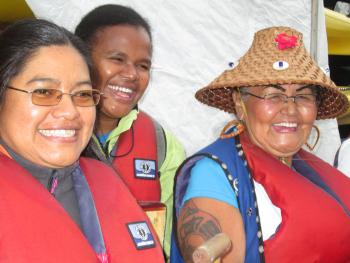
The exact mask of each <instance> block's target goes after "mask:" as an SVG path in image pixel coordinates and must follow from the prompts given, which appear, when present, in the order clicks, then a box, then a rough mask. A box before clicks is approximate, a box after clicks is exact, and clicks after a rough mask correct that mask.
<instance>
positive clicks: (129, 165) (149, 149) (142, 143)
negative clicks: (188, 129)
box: [113, 112, 160, 202]
mask: <svg viewBox="0 0 350 263" xmlns="http://www.w3.org/2000/svg"><path fill="white" fill-rule="evenodd" d="M132 127H133V130H134V142H133V141H132V139H133V137H132V131H131V129H129V130H128V131H125V132H124V133H122V134H121V135H120V137H119V139H118V142H117V150H116V154H115V155H116V156H121V155H124V154H125V153H128V152H129V150H130V148H131V146H132V145H133V148H132V150H131V151H130V152H129V154H127V155H125V156H122V157H117V158H114V160H113V166H114V168H115V169H116V170H117V171H118V173H119V174H120V175H121V177H122V178H123V180H124V182H125V183H126V185H127V186H128V188H129V189H130V191H131V193H132V194H133V195H134V196H135V198H136V199H137V200H138V201H144V202H145V201H146V202H159V201H160V182H159V176H158V174H157V172H158V167H157V136H156V131H155V127H154V124H153V121H152V119H151V117H149V116H148V115H147V114H146V113H144V112H139V114H138V116H137V119H136V120H135V121H134V123H133V125H132ZM135 159H146V160H154V161H156V179H154V180H152V179H143V178H136V176H135V171H134V160H135Z"/></svg>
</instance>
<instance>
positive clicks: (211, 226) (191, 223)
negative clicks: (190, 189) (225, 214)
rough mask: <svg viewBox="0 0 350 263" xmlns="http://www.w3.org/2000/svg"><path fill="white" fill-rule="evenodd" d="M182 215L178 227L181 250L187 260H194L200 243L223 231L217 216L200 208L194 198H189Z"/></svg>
mask: <svg viewBox="0 0 350 263" xmlns="http://www.w3.org/2000/svg"><path fill="white" fill-rule="evenodd" d="M183 209H184V210H183V211H182V213H181V215H180V220H179V221H180V222H181V225H180V226H179V227H178V238H179V243H180V248H181V252H182V254H183V257H184V259H185V261H186V262H192V254H193V252H194V250H195V249H196V248H197V247H195V246H193V245H192V244H191V243H192V242H191V241H194V242H195V243H197V244H198V245H199V244H201V243H203V242H205V241H207V240H208V239H210V238H211V237H213V236H215V235H216V234H218V233H220V232H221V227H220V224H219V222H218V220H217V219H216V217H215V216H213V215H211V214H209V213H207V212H205V211H202V210H200V209H198V207H197V206H196V204H195V202H194V201H193V200H189V201H188V202H187V203H186V205H185V207H184V208H183Z"/></svg>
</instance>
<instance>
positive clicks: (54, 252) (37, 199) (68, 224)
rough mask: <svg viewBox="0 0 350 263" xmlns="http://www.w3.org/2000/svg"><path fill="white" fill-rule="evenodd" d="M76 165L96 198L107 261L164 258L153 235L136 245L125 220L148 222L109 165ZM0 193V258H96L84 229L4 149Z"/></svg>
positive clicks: (0, 158)
mask: <svg viewBox="0 0 350 263" xmlns="http://www.w3.org/2000/svg"><path fill="white" fill-rule="evenodd" d="M81 167H82V169H83V171H84V174H85V175H86V177H87V180H88V183H89V185H90V187H91V191H92V194H93V197H94V200H95V205H96V209H97V213H98V216H99V219H100V223H101V227H102V232H103V235H104V238H105V243H106V247H107V253H108V256H109V262H164V261H163V254H162V250H161V247H160V245H159V243H158V242H157V240H156V242H157V244H156V247H155V248H150V249H145V250H137V249H136V248H135V246H134V244H133V241H132V239H131V236H130V235H129V233H128V232H127V226H126V224H127V223H129V222H130V221H146V222H148V226H149V227H151V225H150V223H149V221H148V219H147V216H146V215H145V214H144V213H143V212H142V210H141V208H140V207H139V206H138V205H137V203H136V201H135V200H134V198H133V197H132V196H131V194H130V193H129V191H128V190H127V189H126V187H125V186H124V185H123V183H122V182H121V180H120V179H118V178H117V177H116V176H115V174H114V172H113V171H112V169H110V168H108V167H107V166H105V165H104V164H102V163H100V162H98V161H95V160H92V159H81ZM116 178H117V179H116ZM0 193H1V194H0V196H1V197H0V225H1V230H0V262H11V263H20V262H84V263H86V262H94V263H96V262H98V258H97V256H96V254H95V252H94V250H93V249H92V247H91V246H90V245H89V243H88V241H87V239H86V238H85V237H84V235H83V233H82V232H81V231H80V229H79V228H78V226H77V225H76V224H75V223H74V221H73V220H72V219H71V218H70V217H69V215H68V214H67V213H66V212H65V211H64V209H63V208H62V207H61V205H60V204H59V203H58V202H57V201H56V200H55V199H54V197H53V196H52V195H51V194H50V193H49V192H48V190H47V189H45V188H44V187H43V186H42V185H41V184H40V183H39V182H38V181H37V180H36V179H35V178H34V177H33V176H31V175H30V174H29V173H28V172H27V171H26V170H24V169H23V168H22V167H20V166H19V165H18V164H17V163H16V162H15V161H13V160H11V159H9V158H8V157H6V156H4V155H0ZM152 233H153V236H154V237H155V239H156V234H155V233H154V231H153V230H152Z"/></svg>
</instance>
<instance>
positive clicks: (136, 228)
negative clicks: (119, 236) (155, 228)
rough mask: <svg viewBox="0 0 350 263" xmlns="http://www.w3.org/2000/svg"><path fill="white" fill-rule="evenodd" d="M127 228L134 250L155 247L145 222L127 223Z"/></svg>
mask: <svg viewBox="0 0 350 263" xmlns="http://www.w3.org/2000/svg"><path fill="white" fill-rule="evenodd" d="M127 226H128V230H129V233H130V235H131V237H132V239H133V241H134V244H135V246H136V249H145V248H151V247H154V246H155V242H154V238H153V236H152V233H151V231H150V229H149V227H148V225H147V223H146V222H145V221H141V222H133V223H129V224H127Z"/></svg>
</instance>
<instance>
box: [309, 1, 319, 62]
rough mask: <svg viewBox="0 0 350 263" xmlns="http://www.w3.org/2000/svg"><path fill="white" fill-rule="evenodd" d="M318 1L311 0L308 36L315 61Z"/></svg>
mask: <svg viewBox="0 0 350 263" xmlns="http://www.w3.org/2000/svg"><path fill="white" fill-rule="evenodd" d="M318 1H319V0H312V1H311V36H310V54H311V57H312V58H313V59H314V60H315V61H316V62H317V38H318V32H317V31H318V30H317V29H318Z"/></svg>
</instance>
